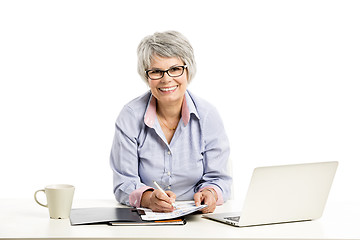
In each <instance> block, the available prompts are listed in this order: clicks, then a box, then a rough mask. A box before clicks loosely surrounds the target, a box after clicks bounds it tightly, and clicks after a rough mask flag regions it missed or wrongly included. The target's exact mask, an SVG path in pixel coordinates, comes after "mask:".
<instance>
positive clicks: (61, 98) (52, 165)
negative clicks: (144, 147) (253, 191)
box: [0, 0, 360, 202]
mask: <svg viewBox="0 0 360 240" xmlns="http://www.w3.org/2000/svg"><path fill="white" fill-rule="evenodd" d="M359 13H360V2H359V1H316V0H312V1H304V0H302V1H227V0H222V1H209V0H207V1H193V0H189V1H183V0H182V1H76V0H71V1H65V0H62V1H48V0H46V1H0V80H1V85H0V114H1V117H0V184H1V191H0V197H1V198H32V196H33V193H34V191H35V190H37V189H40V188H43V187H44V186H45V185H47V184H51V183H70V184H73V185H75V187H76V192H75V198H79V199H80V198H113V194H112V172H111V170H110V167H109V155H110V149H111V144H112V138H113V134H114V122H115V119H116V117H117V115H118V113H119V112H120V110H121V108H122V106H123V105H124V104H125V103H127V102H128V101H130V100H132V99H133V98H135V97H137V96H138V95H140V94H142V93H144V92H145V91H147V89H148V88H147V86H146V84H145V83H144V82H142V80H141V79H140V77H139V76H138V74H137V72H136V64H137V62H136V61H137V59H136V48H137V45H138V43H139V42H140V40H141V39H142V38H143V37H144V36H146V35H149V34H152V33H154V32H155V31H165V30H177V31H180V32H182V33H183V34H184V35H185V36H187V38H188V39H189V40H190V42H191V43H192V45H193V47H194V49H195V57H196V60H197V63H198V73H197V75H196V77H195V79H194V80H193V82H192V83H191V84H190V86H189V89H190V90H191V91H192V92H193V93H195V94H197V95H198V96H201V97H203V98H205V99H207V100H208V101H210V102H211V103H213V104H214V105H215V106H216V107H217V108H218V110H219V112H220V113H221V115H222V117H223V121H224V124H225V127H226V130H227V133H228V136H229V138H230V143H231V159H232V164H233V167H232V171H233V175H234V189H235V191H234V197H235V199H239V200H242V199H243V197H244V195H245V194H246V190H247V187H248V184H249V180H250V176H251V173H252V170H253V168H254V167H257V166H267V165H276V164H290V163H302V162H317V161H333V160H336V161H339V162H340V164H339V168H338V172H337V175H336V178H335V181H334V185H333V188H332V191H331V194H330V197H331V201H357V202H360V193H359V191H358V190H356V185H358V183H359V182H360V174H359V164H358V162H359V161H360V82H359V81H360V71H359V70H360V69H359V66H360V44H359V43H360V14H359Z"/></svg>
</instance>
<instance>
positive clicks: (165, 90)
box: [158, 86, 178, 92]
mask: <svg viewBox="0 0 360 240" xmlns="http://www.w3.org/2000/svg"><path fill="white" fill-rule="evenodd" d="M177 87H178V86H173V87H162V88H158V89H159V90H160V91H162V92H170V91H174V90H175V89H176V88H177Z"/></svg>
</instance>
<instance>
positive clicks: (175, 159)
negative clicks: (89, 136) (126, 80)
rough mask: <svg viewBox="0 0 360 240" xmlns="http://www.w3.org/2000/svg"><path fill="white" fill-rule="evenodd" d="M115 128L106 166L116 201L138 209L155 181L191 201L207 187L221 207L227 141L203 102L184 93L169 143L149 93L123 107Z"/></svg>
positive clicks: (226, 185) (226, 183) (226, 184)
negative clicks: (109, 173)
mask: <svg viewBox="0 0 360 240" xmlns="http://www.w3.org/2000/svg"><path fill="white" fill-rule="evenodd" d="M115 125H116V129H115V136H114V141H113V146H112V149H111V156H110V163H111V168H112V170H113V180H114V194H115V197H116V199H117V201H119V202H120V203H123V204H126V205H132V206H136V207H138V206H139V205H140V200H141V195H142V193H143V192H144V191H145V190H147V189H149V188H152V187H154V186H153V181H154V180H155V181H157V182H158V183H159V185H160V186H161V187H163V189H164V190H171V191H173V192H174V193H175V194H176V196H177V197H176V199H177V200H192V199H193V196H194V194H195V193H196V192H197V191H199V190H201V189H203V188H206V187H212V188H214V189H215V190H216V192H217V193H218V196H219V200H218V203H220V204H221V203H222V202H223V201H226V200H227V199H228V198H229V196H230V189H231V182H232V179H231V177H230V176H229V175H228V174H227V161H228V157H229V151H230V149H229V142H228V138H227V136H226V133H225V129H224V126H223V123H222V120H221V118H220V116H219V114H218V112H217V111H216V109H215V108H214V107H213V106H212V105H211V104H209V103H208V102H206V101H204V100H202V99H200V98H197V97H196V96H194V95H193V94H191V93H190V92H189V91H186V93H185V98H184V101H183V106H182V116H181V119H180V121H179V124H178V126H177V128H176V130H175V133H174V136H173V138H172V139H171V142H170V144H168V142H167V140H166V138H165V135H164V133H163V132H162V129H161V127H160V124H159V122H158V119H157V116H156V99H155V98H154V97H153V96H152V94H151V92H150V91H149V92H147V93H146V94H144V95H142V96H140V97H138V98H136V99H134V100H132V101H131V102H129V103H128V104H126V105H125V106H124V108H123V109H122V111H121V112H120V114H119V116H118V118H117V120H116V124H115Z"/></svg>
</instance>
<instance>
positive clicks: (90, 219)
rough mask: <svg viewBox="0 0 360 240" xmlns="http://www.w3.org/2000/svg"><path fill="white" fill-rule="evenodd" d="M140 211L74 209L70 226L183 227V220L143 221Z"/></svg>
mask: <svg viewBox="0 0 360 240" xmlns="http://www.w3.org/2000/svg"><path fill="white" fill-rule="evenodd" d="M142 214H143V211H142V210H138V209H136V208H107V207H101V208H74V209H72V210H71V213H70V222H71V225H72V226H76V225H85V224H102V223H106V224H110V225H116V226H124V225H184V224H185V220H184V219H183V218H181V219H172V220H165V221H144V220H142V219H141V215H142Z"/></svg>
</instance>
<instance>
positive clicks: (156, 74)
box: [145, 65, 187, 80]
mask: <svg viewBox="0 0 360 240" xmlns="http://www.w3.org/2000/svg"><path fill="white" fill-rule="evenodd" d="M185 68H187V65H184V66H175V67H171V68H169V69H167V70H160V69H150V70H146V71H145V72H146V75H147V76H148V77H149V78H150V79H151V80H159V79H161V78H162V77H164V73H167V75H169V76H170V77H180V76H181V75H183V73H184V70H185Z"/></svg>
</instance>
